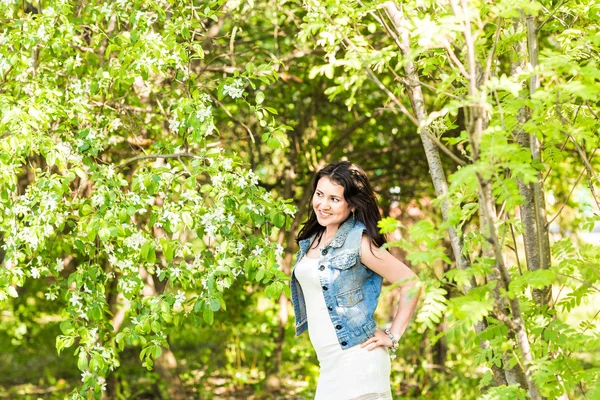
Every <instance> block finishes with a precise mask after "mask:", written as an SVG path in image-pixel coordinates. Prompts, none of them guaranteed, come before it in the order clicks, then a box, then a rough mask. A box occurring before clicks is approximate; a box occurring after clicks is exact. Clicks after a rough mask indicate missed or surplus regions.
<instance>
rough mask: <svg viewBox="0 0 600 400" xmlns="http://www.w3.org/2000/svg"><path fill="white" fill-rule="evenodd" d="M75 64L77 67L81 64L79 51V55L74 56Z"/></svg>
mask: <svg viewBox="0 0 600 400" xmlns="http://www.w3.org/2000/svg"><path fill="white" fill-rule="evenodd" d="M73 66H74V67H75V68H77V67H79V66H81V56H80V55H79V53H77V55H76V56H75V57H74V58H73Z"/></svg>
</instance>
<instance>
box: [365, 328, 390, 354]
mask: <svg viewBox="0 0 600 400" xmlns="http://www.w3.org/2000/svg"><path fill="white" fill-rule="evenodd" d="M360 347H366V348H367V349H368V350H369V351H371V350H373V349H376V348H378V347H387V348H389V349H391V348H392V347H394V343H392V339H390V338H389V337H388V335H387V334H386V333H385V332H384V331H382V330H380V329H375V336H373V337H372V338H370V339H368V340H365V341H364V342H363V343H362V344H361V345H360Z"/></svg>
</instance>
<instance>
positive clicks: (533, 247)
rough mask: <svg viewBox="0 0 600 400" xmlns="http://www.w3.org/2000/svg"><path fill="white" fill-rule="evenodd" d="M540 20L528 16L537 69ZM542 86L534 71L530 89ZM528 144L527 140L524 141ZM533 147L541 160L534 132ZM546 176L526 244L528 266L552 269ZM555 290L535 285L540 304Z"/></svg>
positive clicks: (535, 187) (534, 187)
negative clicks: (538, 24) (530, 262)
mask: <svg viewBox="0 0 600 400" xmlns="http://www.w3.org/2000/svg"><path fill="white" fill-rule="evenodd" d="M537 34H538V32H537V24H536V20H535V17H534V16H531V15H530V16H528V17H527V47H528V48H529V62H530V63H531V66H532V67H533V68H534V69H535V68H537V66H538V54H539V47H538V37H537ZM539 86H540V80H539V76H538V75H537V74H533V75H532V76H531V79H530V86H529V93H530V96H532V95H533V94H534V93H535V91H536V90H537V89H538V87H539ZM524 144H525V145H526V144H527V141H525V143H524ZM528 144H529V149H530V150H531V158H532V161H533V162H534V163H536V162H541V154H540V142H539V141H538V139H537V137H536V136H535V135H534V134H531V135H529V143H528ZM542 185H543V179H542V174H541V172H538V180H537V182H533V183H531V192H532V197H533V202H532V203H531V207H532V208H533V210H531V212H530V213H531V214H533V219H534V221H531V223H533V227H531V228H530V231H531V237H530V238H529V241H530V242H533V243H530V246H527V244H526V246H525V248H526V252H525V255H526V256H527V247H530V248H529V252H530V253H537V254H536V255H535V256H534V260H535V261H537V263H535V262H532V264H531V265H529V259H528V260H527V264H528V268H529V269H531V270H536V269H540V268H541V269H548V268H550V263H551V257H550V239H549V237H548V222H547V219H546V200H545V198H544V192H543V186H542ZM551 294H552V288H551V287H550V286H549V287H546V288H544V289H534V290H533V295H534V300H535V301H536V303H537V305H538V307H544V306H547V305H548V304H549V303H550V300H551Z"/></svg>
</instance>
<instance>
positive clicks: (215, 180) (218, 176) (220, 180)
mask: <svg viewBox="0 0 600 400" xmlns="http://www.w3.org/2000/svg"><path fill="white" fill-rule="evenodd" d="M224 179H225V178H224V177H223V175H222V174H221V173H220V172H219V173H217V174H215V175H214V176H213V177H212V184H213V186H220V185H221V184H222V183H223V180H224Z"/></svg>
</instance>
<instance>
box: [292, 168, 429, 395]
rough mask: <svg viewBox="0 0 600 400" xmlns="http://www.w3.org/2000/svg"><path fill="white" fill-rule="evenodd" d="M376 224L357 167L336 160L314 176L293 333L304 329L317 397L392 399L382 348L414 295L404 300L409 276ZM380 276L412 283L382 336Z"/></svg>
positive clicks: (397, 333) (394, 335)
mask: <svg viewBox="0 0 600 400" xmlns="http://www.w3.org/2000/svg"><path fill="white" fill-rule="evenodd" d="M380 219H381V215H380V213H379V208H378V207H377V201H376V198H375V193H374V192H373V189H372V188H371V184H370V183H369V180H368V178H367V176H366V174H365V173H364V171H363V170H362V169H361V168H360V167H359V166H357V165H356V164H352V163H350V162H348V161H341V162H337V163H333V164H330V165H328V166H326V167H325V168H323V169H322V170H320V171H319V172H318V173H317V175H316V176H315V180H314V188H313V200H312V205H311V209H310V210H309V218H308V221H307V222H306V223H305V225H304V227H303V228H302V230H301V231H300V233H299V235H298V244H299V246H300V252H299V253H298V258H297V260H296V265H295V266H294V271H293V272H292V281H291V290H292V302H293V304H294V312H295V315H296V334H297V335H300V334H301V333H303V332H304V331H305V330H308V333H309V336H310V340H311V343H312V344H313V346H314V348H315V351H316V353H317V358H318V359H319V364H320V367H321V375H320V377H319V383H318V386H317V393H316V397H315V398H316V399H331V400H335V399H340V400H342V399H343V400H348V399H352V400H358V399H360V400H370V399H391V398H392V395H391V391H390V356H389V353H388V351H389V350H388V349H392V350H395V349H396V347H397V345H398V340H399V339H400V337H401V336H402V334H403V333H404V331H405V329H406V326H407V325H408V322H409V321H410V318H411V316H412V314H413V312H414V309H415V307H416V304H417V300H418V296H413V297H412V298H409V297H410V296H408V291H409V290H410V289H411V288H412V287H413V286H414V285H415V283H416V281H415V280H414V279H413V278H415V274H414V273H413V272H412V271H411V270H410V269H409V268H408V267H407V266H406V265H404V264H403V263H402V262H400V261H399V260H397V259H396V258H394V257H393V256H392V255H391V254H390V253H388V252H387V250H385V249H382V248H381V246H382V245H383V244H384V243H385V238H384V237H383V235H381V233H379V230H378V229H377V222H378V221H379V220H380ZM383 278H385V279H387V280H389V281H390V282H399V281H411V279H412V281H411V282H409V283H405V284H404V285H402V286H401V289H400V290H401V294H400V298H401V300H400V306H399V308H398V312H397V314H396V316H395V317H394V321H393V323H392V326H391V327H390V329H385V331H383V330H379V329H377V326H376V323H375V320H374V317H373V314H374V312H375V309H376V308H377V301H378V298H379V294H380V292H381V284H382V281H383ZM392 358H393V357H392Z"/></svg>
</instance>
